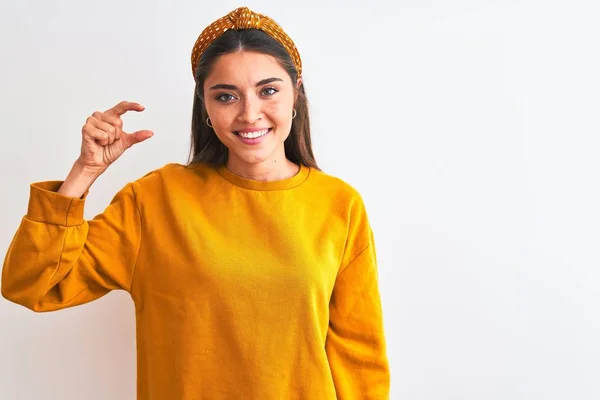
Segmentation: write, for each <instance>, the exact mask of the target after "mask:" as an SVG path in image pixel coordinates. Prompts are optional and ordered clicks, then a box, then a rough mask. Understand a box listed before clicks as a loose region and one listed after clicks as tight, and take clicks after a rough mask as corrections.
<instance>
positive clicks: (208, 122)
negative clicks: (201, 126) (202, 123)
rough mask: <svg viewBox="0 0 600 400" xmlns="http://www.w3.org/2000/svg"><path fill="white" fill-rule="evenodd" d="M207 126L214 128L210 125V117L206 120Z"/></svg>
mask: <svg viewBox="0 0 600 400" xmlns="http://www.w3.org/2000/svg"><path fill="white" fill-rule="evenodd" d="M206 125H208V126H210V127H211V128H212V127H213V126H212V125H211V124H210V117H208V118H206Z"/></svg>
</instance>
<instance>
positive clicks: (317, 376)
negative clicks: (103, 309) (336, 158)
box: [2, 8, 389, 400]
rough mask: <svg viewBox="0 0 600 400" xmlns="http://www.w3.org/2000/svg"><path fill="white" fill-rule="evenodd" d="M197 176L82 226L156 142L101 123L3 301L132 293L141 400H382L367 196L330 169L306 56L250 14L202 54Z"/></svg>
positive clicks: (46, 193)
mask: <svg viewBox="0 0 600 400" xmlns="http://www.w3.org/2000/svg"><path fill="white" fill-rule="evenodd" d="M192 68H193V72H194V78H195V80H196V88H195V97H194V106H193V120H192V152H191V157H190V158H191V161H190V162H189V163H188V164H187V165H181V164H175V163H173V164H168V165H165V166H164V167H162V168H159V169H157V170H155V171H152V172H150V173H148V174H147V175H145V176H144V177H142V178H140V179H138V180H136V181H134V182H130V183H128V184H127V185H126V186H125V187H124V188H123V189H121V190H120V191H119V192H118V193H117V194H116V196H115V197H114V199H113V201H112V202H111V204H110V205H109V206H108V207H107V208H106V210H105V211H104V212H103V213H101V214H99V215H98V216H96V217H95V218H94V219H93V220H89V221H86V220H84V219H83V208H84V202H85V198H86V196H87V194H88V191H89V187H90V186H91V184H92V183H93V182H94V181H95V179H96V178H97V177H98V176H99V175H100V174H102V173H103V172H104V171H105V170H106V168H107V167H108V166H109V165H111V163H113V162H114V161H115V160H116V159H117V158H119V157H120V156H121V154H122V153H123V152H124V151H125V150H126V149H128V148H129V147H131V146H132V145H133V144H136V143H139V142H142V141H144V140H146V139H148V138H149V137H151V136H152V132H150V131H138V132H135V133H131V134H130V133H126V132H124V131H123V130H122V120H121V118H120V116H121V115H123V114H124V113H126V112H128V111H142V110H143V107H142V106H141V105H139V104H137V103H130V102H122V103H119V104H118V105H116V106H115V107H113V108H111V109H109V110H107V111H105V112H96V113H94V114H92V116H90V117H89V118H88V120H87V121H86V123H85V125H84V127H83V129H82V134H83V141H82V150H81V155H80V157H79V158H78V159H77V161H76V162H75V164H74V166H73V169H72V171H71V173H70V174H69V175H68V177H67V178H66V179H65V180H64V181H49V182H38V183H34V184H32V185H31V194H30V200H29V207H28V211H27V214H26V215H25V216H24V218H23V219H22V222H21V225H20V227H19V229H18V231H17V233H16V234H15V236H14V239H13V241H12V243H11V245H10V248H9V250H8V254H7V256H6V259H5V263H4V268H3V271H2V295H3V296H4V297H6V298H7V299H9V300H11V301H13V302H15V303H18V304H21V305H23V306H25V307H27V308H30V309H32V310H34V311H38V312H43V311H53V310H59V309H63V308H66V307H73V306H76V305H80V304H84V303H87V302H90V301H92V300H95V299H97V298H99V297H101V296H103V295H105V294H106V293H108V292H109V291H111V290H114V289H121V290H126V291H128V292H129V293H130V294H131V297H132V299H133V301H134V303H135V309H136V324H137V352H138V369H137V375H138V386H137V388H138V398H140V399H236V400H238V399H260V400H267V399H310V400H313V399H315V400H316V399H319V400H326V399H385V398H387V397H388V393H389V367H388V360H387V355H386V342H385V338H384V329H383V318H382V308H381V303H380V295H379V290H378V276H377V264H376V256H375V244H374V242H373V234H372V231H371V228H370V225H369V222H368V218H367V214H366V211H365V206H364V204H363V202H362V200H361V197H360V195H359V193H357V191H356V190H355V189H353V188H352V187H351V186H349V185H348V184H346V183H345V182H343V181H341V180H340V179H337V178H335V177H332V176H329V175H327V174H325V173H324V172H322V171H320V170H319V169H318V168H317V165H316V163H315V160H314V157H313V153H312V149H311V141H310V127H309V117H308V108H307V101H306V96H305V91H304V85H303V82H302V77H301V74H302V64H301V60H300V56H299V55H298V52H297V50H296V47H295V46H294V44H293V42H292V41H291V39H290V38H289V37H288V36H287V35H286V34H285V32H283V30H282V29H281V28H280V27H279V26H278V25H277V24H276V23H275V22H274V21H273V20H271V19H270V18H268V17H266V16H264V15H261V14H257V13H254V12H252V11H250V10H249V9H247V8H239V9H237V10H234V11H232V12H231V13H230V14H228V15H227V16H225V17H223V18H221V19H219V20H217V21H215V22H214V23H213V24H211V25H210V26H208V27H207V28H206V29H205V30H204V31H203V32H202V34H201V35H200V37H199V38H198V41H197V42H196V45H195V47H194V49H193V52H192Z"/></svg>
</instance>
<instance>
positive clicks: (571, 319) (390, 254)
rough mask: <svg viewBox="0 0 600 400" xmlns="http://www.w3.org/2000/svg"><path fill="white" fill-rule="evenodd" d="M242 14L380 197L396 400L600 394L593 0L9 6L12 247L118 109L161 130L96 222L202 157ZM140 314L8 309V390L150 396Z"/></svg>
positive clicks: (2, 333) (4, 100)
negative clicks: (45, 195)
mask: <svg viewBox="0 0 600 400" xmlns="http://www.w3.org/2000/svg"><path fill="white" fill-rule="evenodd" d="M240 5H247V6H249V7H250V8H252V9H253V10H255V11H257V12H261V13H264V14H267V15H269V16H271V17H273V18H274V19H275V20H276V21H278V22H279V23H280V24H281V25H282V26H283V27H284V29H285V30H286V31H287V32H288V33H289V35H290V36H291V37H292V38H293V40H294V41H295V42H296V44H297V46H298V48H299V50H300V54H301V56H302V57H303V61H304V67H305V74H304V78H305V85H306V89H307V93H308V98H309V101H310V104H311V112H312V114H311V118H312V122H313V141H314V149H315V153H316V156H317V160H318V161H319V163H320V165H321V167H322V168H323V169H324V170H325V171H326V172H328V173H330V174H332V175H336V176H339V177H341V178H342V179H344V180H346V181H348V182H349V183H351V184H352V185H353V186H355V187H356V188H357V189H358V190H359V191H360V192H361V193H362V194H363V197H364V199H365V201H366V203H367V208H368V210H369V213H370V217H371V220H372V224H373V227H374V230H375V235H376V241H377V249H378V255H379V261H380V277H381V294H382V298H383V305H384V313H385V318H386V319H385V324H386V325H385V327H386V334H387V339H388V348H389V357H390V362H391V370H392V399H398V400H403V399H407V400H425V399H427V400H446V399H448V400H454V399H456V400H481V399H486V400H496V399H498V400H500V399H502V400H505V399H510V400H516V399H519V400H520V399H527V400H529V399H543V400H558V399H564V400H567V399H568V400H572V399H577V400H592V399H599V398H600V379H599V377H600V344H599V343H600V320H599V306H600V269H599V266H600V265H599V264H600V244H599V243H600V228H599V226H600V211H599V204H600V185H599V184H598V172H599V171H600V157H599V150H600V138H599V134H598V131H599V125H600V124H599V122H598V115H599V113H598V109H599V106H600V95H599V93H600V78H599V71H600V52H599V39H600V24H599V23H598V21H599V19H600V18H599V17H600V6H599V5H598V3H597V2H594V1H592V0H590V1H587V2H586V1H576V0H575V1H569V2H567V1H562V2H559V1H541V0H537V1H534V0H530V1H517V0H504V1H500V0H496V1H475V0H472V1H468V0H455V1H442V0H430V1H424V0H410V1H392V0H388V1H381V0H376V1H374V0H371V1H344V2H342V1H339V2H326V1H315V0H304V1H294V2H283V1H274V0H265V1H251V2H247V3H245V4H240V3H236V2H232V1H212V2H207V1H187V2H183V1H182V2H173V3H172V2H167V1H162V2H159V1H117V0H105V1H102V2H97V1H75V0H71V1H58V0H55V1H48V2H47V1H41V0H40V1H30V0H29V1H23V0H21V1H19V2H16V1H12V2H8V1H2V5H1V8H0V57H1V62H0V135H1V138H2V141H1V142H0V173H1V179H2V181H1V182H2V188H3V193H2V197H1V202H2V203H1V206H2V207H1V208H0V222H1V224H0V251H1V252H3V253H5V252H6V250H7V249H8V245H9V243H10V240H11V238H12V236H13V234H14V232H15V230H16V228H17V226H18V224H19V222H20V219H21V217H22V216H23V215H24V214H25V212H26V207H27V200H28V195H29V184H30V183H31V182H36V181H41V180H61V179H64V178H65V177H66V175H67V173H68V172H69V170H70V168H71V165H72V163H73V161H74V160H75V159H76V158H77V156H78V155H79V147H80V132H81V127H82V125H83V123H84V122H85V119H86V117H87V116H88V115H90V114H91V113H92V112H93V111H95V110H104V109H107V108H109V107H111V106H112V105H114V104H115V103H117V102H118V101H120V100H130V101H137V102H140V103H142V104H143V105H145V106H146V111H145V112H143V113H141V114H136V115H130V114H128V115H126V116H125V117H124V120H125V128H126V130H129V131H134V130H137V129H151V130H153V131H154V132H155V136H154V137H153V138H151V139H149V140H148V141H147V142H145V143H142V144H140V145H138V146H137V147H134V148H132V149H131V150H130V151H128V152H127V153H126V154H125V155H124V156H123V157H122V158H121V159H119V160H118V161H117V162H116V163H115V164H114V165H113V166H111V168H110V169H109V170H108V171H107V172H106V173H105V174H104V175H103V176H102V177H100V178H99V179H98V181H96V183H95V184H94V186H93V187H92V189H91V192H90V196H89V198H88V201H87V205H86V217H87V218H92V217H93V216H94V215H96V214H97V213H99V212H101V211H102V210H103V209H104V208H105V207H106V206H107V205H108V203H109V201H110V199H111V198H112V197H113V195H114V194H115V193H116V192H117V191H118V189H120V188H121V187H123V186H124V185H125V184H126V183H127V182H128V181H131V180H135V179H137V178H139V177H140V176H142V175H143V174H145V173H146V172H149V171H151V170H153V169H156V168H160V167H161V166H163V165H164V164H166V163H169V162H179V163H185V161H186V155H187V151H188V146H189V131H190V117H191V105H192V97H193V88H194V86H193V84H194V82H193V78H192V75H191V69H190V62H189V55H190V51H191V48H192V46H193V44H194V42H195V40H196V37H197V36H198V34H199V33H200V31H201V30H202V29H203V28H204V27H205V26H206V25H207V24H209V23H210V22H212V21H213V20H215V19H217V18H219V17H221V16H222V15H224V14H226V13H227V12H229V11H231V10H233V9H234V8H236V7H238V6H240ZM134 334H135V321H134V309H133V304H132V302H131V299H130V298H129V296H128V295H127V294H126V293H125V292H113V293H110V294H109V295H107V296H106V297H104V298H102V299H100V300H97V301H95V302H93V303H91V304H87V305H84V306H80V307H76V308H72V309H67V310H63V311H59V312H55V313H46V314H36V313H33V312H31V311H28V310H27V309H25V308H23V307H20V306H17V305H15V304H13V303H10V302H8V301H6V300H4V299H1V301H0V398H2V399H7V400H12V399H37V398H44V399H63V400H66V399H133V398H134V396H135V336H134Z"/></svg>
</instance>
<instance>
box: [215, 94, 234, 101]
mask: <svg viewBox="0 0 600 400" xmlns="http://www.w3.org/2000/svg"><path fill="white" fill-rule="evenodd" d="M233 99H235V97H233V95H231V94H229V93H223V94H220V95H218V96H217V100H218V101H221V102H223V103H227V102H228V101H231V100H233Z"/></svg>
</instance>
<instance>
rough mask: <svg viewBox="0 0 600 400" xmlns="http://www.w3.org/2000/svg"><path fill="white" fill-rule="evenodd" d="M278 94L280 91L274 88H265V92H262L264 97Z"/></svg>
mask: <svg viewBox="0 0 600 400" xmlns="http://www.w3.org/2000/svg"><path fill="white" fill-rule="evenodd" d="M277 92H278V90H277V89H275V88H273V87H268V88H264V89H263V91H262V94H263V95H264V96H272V95H274V94H275V93H277Z"/></svg>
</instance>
